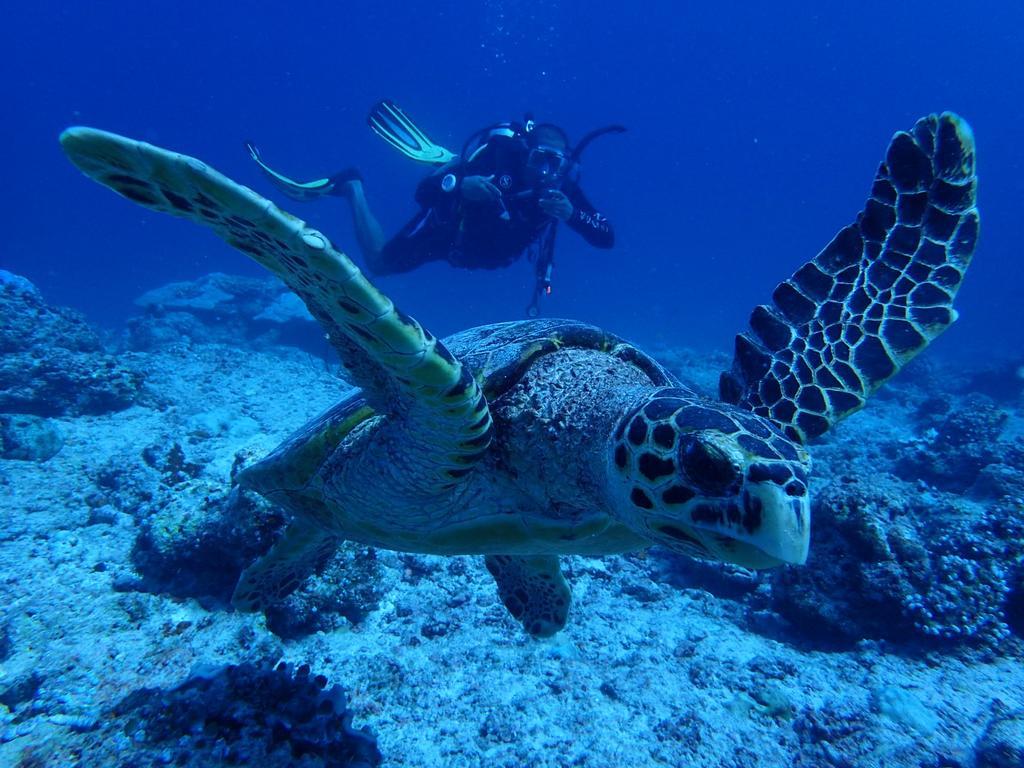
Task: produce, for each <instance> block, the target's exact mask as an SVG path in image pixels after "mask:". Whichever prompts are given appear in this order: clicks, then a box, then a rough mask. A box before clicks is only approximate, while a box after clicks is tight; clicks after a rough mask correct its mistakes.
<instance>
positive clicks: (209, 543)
mask: <svg viewBox="0 0 1024 768" xmlns="http://www.w3.org/2000/svg"><path fill="white" fill-rule="evenodd" d="M179 451H180V448H179ZM169 456H170V461H169V462H168V463H165V464H163V465H162V470H163V472H164V478H165V482H167V483H170V484H171V485H170V486H169V487H173V488H177V489H180V490H176V491H174V492H167V493H164V494H161V495H160V496H159V497H158V498H156V499H154V500H153V502H151V503H150V504H148V505H143V510H142V513H141V515H140V517H141V518H142V519H141V520H140V524H139V534H138V537H137V538H136V540H135V544H134V546H133V548H132V564H133V565H134V566H135V570H136V571H137V572H138V573H139V574H140V575H141V576H142V582H141V584H138V585H134V586H135V587H136V588H137V589H139V590H142V591H146V592H153V593H156V594H170V595H174V596H175V597H195V598H204V597H205V598H213V599H214V600H216V601H219V602H221V603H226V602H227V601H229V600H230V599H231V594H232V592H233V591H234V589H235V584H236V583H237V582H238V577H239V575H240V574H241V573H242V570H243V569H245V568H246V567H247V566H249V565H250V564H251V563H252V562H253V561H254V560H255V559H256V558H257V557H259V556H260V555H261V554H263V553H264V552H265V551H266V550H267V549H268V548H269V547H270V544H271V542H272V540H273V538H274V535H275V533H276V532H277V531H279V530H280V529H281V528H282V526H283V525H284V517H283V516H282V515H281V513H280V511H279V510H277V509H276V508H275V507H272V506H271V505H270V503H269V502H267V501H265V500H264V499H262V497H259V496H257V495H256V494H250V493H246V492H244V491H242V490H241V489H240V488H238V487H237V486H236V487H234V488H232V489H231V490H230V491H229V492H228V493H227V494H225V495H223V496H216V495H209V494H206V493H202V494H200V495H199V496H197V495H196V494H192V493H189V492H188V488H187V487H185V488H183V489H182V485H183V484H184V483H186V481H187V478H188V475H189V472H190V471H192V469H190V466H191V467H192V468H195V467H196V465H190V464H189V462H188V461H187V460H186V459H185V457H184V454H181V456H180V457H179V456H178V455H177V452H174V451H171V452H169Z"/></svg>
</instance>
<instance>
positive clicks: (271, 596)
mask: <svg viewBox="0 0 1024 768" xmlns="http://www.w3.org/2000/svg"><path fill="white" fill-rule="evenodd" d="M340 542H341V540H340V539H339V538H338V537H337V536H335V535H334V534H333V533H329V532H328V531H325V530H324V529H323V528H321V527H319V526H317V525H315V524H313V523H311V522H307V521H305V520H293V521H292V522H291V524H290V525H289V526H288V527H287V528H286V529H285V531H284V534H283V535H282V536H281V538H280V539H278V541H277V543H276V544H274V546H272V547H271V548H270V551H269V552H267V554H265V555H264V556H263V557H261V558H260V559H259V560H257V561H256V562H255V563H253V564H252V565H250V566H249V567H248V568H246V569H245V570H244V571H242V575H241V577H239V579H238V585H237V586H236V587H235V594H234V595H233V596H232V597H231V604H232V605H234V606H235V608H236V609H238V610H239V611H244V612H246V613H250V612H253V611H265V610H266V609H267V608H268V607H270V606H271V605H274V604H275V603H278V602H280V601H281V600H284V598H286V597H288V595H290V594H291V593H292V592H294V591H295V589H296V588H297V587H298V586H299V585H300V584H302V582H303V581H305V580H306V578H308V577H309V576H311V575H312V574H313V572H314V571H316V570H317V569H318V568H321V567H322V566H323V564H324V563H325V562H327V558H328V557H329V556H330V555H331V554H333V552H334V551H335V550H336V549H337V548H338V544H339V543H340Z"/></svg>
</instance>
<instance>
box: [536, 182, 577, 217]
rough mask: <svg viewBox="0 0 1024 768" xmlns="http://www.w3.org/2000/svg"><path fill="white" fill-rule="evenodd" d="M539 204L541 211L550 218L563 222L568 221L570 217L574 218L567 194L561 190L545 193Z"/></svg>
mask: <svg viewBox="0 0 1024 768" xmlns="http://www.w3.org/2000/svg"><path fill="white" fill-rule="evenodd" d="M538 203H539V204H540V209H541V210H542V211H544V213H546V214H547V215H548V216H554V217H555V218H556V219H561V220H562V221H568V220H569V217H571V216H572V213H573V207H572V203H570V202H569V198H568V197H566V196H565V193H564V192H562V191H561V190H559V189H549V190H547V191H545V192H544V194H543V195H541V198H540V200H539V201H538Z"/></svg>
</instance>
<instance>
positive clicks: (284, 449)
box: [240, 320, 679, 494]
mask: <svg viewBox="0 0 1024 768" xmlns="http://www.w3.org/2000/svg"><path fill="white" fill-rule="evenodd" d="M444 345H445V346H446V347H447V348H448V350H449V351H450V352H451V353H452V354H453V355H454V356H455V357H457V358H458V359H459V360H461V361H462V363H463V365H466V366H468V368H469V369H470V370H471V371H472V372H473V373H474V375H475V376H476V379H477V381H479V382H480V383H481V385H482V386H483V390H484V394H485V395H486V397H487V399H488V401H492V402H493V401H494V400H496V399H497V398H499V397H501V395H503V394H504V393H505V392H507V391H508V390H509V389H511V388H512V387H513V386H514V385H515V384H516V382H517V381H519V379H520V378H521V377H522V376H523V374H524V373H525V372H526V371H527V369H529V367H530V365H531V364H532V363H533V362H534V361H535V360H537V359H538V358H539V357H541V356H543V355H546V354H550V353H552V352H557V351H558V350H561V349H593V350H599V351H601V352H605V353H607V354H609V355H611V356H613V357H616V358H619V359H620V360H623V361H626V362H629V363H631V364H633V365H635V366H636V367H637V368H640V369H641V370H642V371H643V372H644V373H645V374H646V375H647V376H648V377H649V378H650V380H651V383H652V385H654V386H655V387H671V386H678V385H679V383H678V381H677V380H676V379H675V377H674V376H672V374H670V373H669V372H668V371H667V370H665V368H663V367H662V366H661V364H660V363H658V362H657V361H655V360H654V359H653V358H652V357H650V356H648V355H647V354H645V353H643V352H641V351H640V350H639V349H637V348H636V347H634V346H633V345H632V344H630V343H628V342H626V341H623V340H622V339H620V338H619V337H618V336H615V335H613V334H610V333H606V332H605V331H602V330H601V329H600V328H597V327H595V326H592V325H586V324H585V323H577V322H574V321H572V320H521V321H514V322H508V323H495V324H493V325H483V326H480V327H477V328H470V329H468V330H465V331H461V332H459V333H456V334H454V335H452V336H449V337H448V338H446V339H444ZM374 415H375V414H374V410H373V408H372V407H371V406H370V405H369V404H368V403H367V401H366V399H365V398H364V397H363V394H362V392H360V391H358V390H357V391H355V392H353V393H352V394H350V395H349V396H348V397H346V398H345V399H343V400H342V401H341V402H339V403H338V404H337V405H335V406H333V407H332V408H330V409H329V410H327V411H326V412H325V413H323V414H321V415H320V416H319V417H317V418H316V419H314V420H313V421H311V422H309V423H308V424H306V425H305V426H303V427H302V428H301V429H300V430H298V431H297V432H296V433H294V434H293V435H292V436H291V437H289V438H288V439H287V440H285V442H284V443H282V444H281V445H280V446H279V447H278V448H277V449H276V450H274V451H273V452H272V453H271V454H270V455H269V456H267V457H266V458H264V459H263V460H262V461H259V462H257V463H256V464H253V465H252V466H250V467H248V468H246V469H245V470H244V471H243V473H242V475H241V476H240V480H241V481H242V483H243V484H244V485H245V486H247V487H249V488H252V489H253V490H256V491H259V492H260V493H264V494H266V493H270V492H273V491H275V490H285V489H292V490H295V489H299V488H302V487H303V486H305V485H306V484H307V483H308V482H309V479H310V477H311V476H312V475H313V474H314V473H315V472H316V471H317V469H318V468H319V467H320V466H321V465H322V464H323V462H324V461H325V460H326V459H327V457H328V456H330V454H331V453H332V452H333V451H334V449H335V448H336V447H337V446H338V445H339V444H340V443H341V441H342V440H343V439H344V438H345V436H346V435H347V434H348V433H349V432H351V431H352V430H353V429H355V427H356V426H358V425H359V424H361V423H362V422H364V421H365V420H367V419H369V418H372V417H373V416H374Z"/></svg>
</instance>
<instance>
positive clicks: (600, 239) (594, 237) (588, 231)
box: [565, 186, 615, 248]
mask: <svg viewBox="0 0 1024 768" xmlns="http://www.w3.org/2000/svg"><path fill="white" fill-rule="evenodd" d="M566 193H567V195H568V197H569V201H570V202H571V203H572V208H573V210H572V215H570V216H569V218H568V219H566V221H565V223H566V224H568V225H569V229H572V230H574V231H576V232H578V233H579V234H580V235H581V236H582V237H583V239H584V240H586V241H587V242H588V243H590V244H591V245H592V246H594V247H595V248H611V247H612V246H613V245H615V230H613V229H612V225H611V222H610V221H608V219H607V218H605V216H604V215H603V214H601V213H600V212H599V211H598V210H597V209H596V208H594V206H593V205H591V204H590V201H589V200H587V198H586V197H585V196H584V194H583V192H582V191H581V190H580V188H579V187H576V186H573V187H570V188H569V189H567V190H566Z"/></svg>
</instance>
